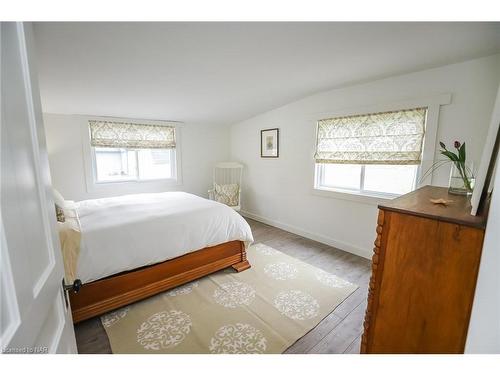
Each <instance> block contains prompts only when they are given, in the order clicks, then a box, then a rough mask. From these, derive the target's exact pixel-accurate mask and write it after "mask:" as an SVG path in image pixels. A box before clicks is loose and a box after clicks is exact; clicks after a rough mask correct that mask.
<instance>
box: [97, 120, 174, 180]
mask: <svg viewBox="0 0 500 375" xmlns="http://www.w3.org/2000/svg"><path fill="white" fill-rule="evenodd" d="M89 128H90V135H91V137H90V138H91V146H92V153H93V169H94V179H95V182H97V183H105V182H120V181H121V182H125V181H148V180H159V179H176V153H175V149H176V148H175V147H176V144H175V127H173V126H163V125H143V124H135V123H124V122H110V121H90V122H89Z"/></svg>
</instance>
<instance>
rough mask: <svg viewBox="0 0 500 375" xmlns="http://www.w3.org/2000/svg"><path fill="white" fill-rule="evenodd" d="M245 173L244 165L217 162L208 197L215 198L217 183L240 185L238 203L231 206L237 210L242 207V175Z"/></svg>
mask: <svg viewBox="0 0 500 375" xmlns="http://www.w3.org/2000/svg"><path fill="white" fill-rule="evenodd" d="M242 174H243V165H242V164H239V163H235V162H222V163H217V164H216V165H215V167H214V176H213V188H212V189H210V190H209V191H208V198H209V199H211V200H216V199H215V185H216V184H217V185H228V184H237V185H238V204H237V205H236V206H229V207H231V208H232V209H234V210H235V211H239V210H240V208H241V177H242Z"/></svg>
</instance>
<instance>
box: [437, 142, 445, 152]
mask: <svg viewBox="0 0 500 375" xmlns="http://www.w3.org/2000/svg"><path fill="white" fill-rule="evenodd" d="M439 145H440V146H441V147H442V148H443V149H444V150H446V145H445V144H444V143H443V142H439Z"/></svg>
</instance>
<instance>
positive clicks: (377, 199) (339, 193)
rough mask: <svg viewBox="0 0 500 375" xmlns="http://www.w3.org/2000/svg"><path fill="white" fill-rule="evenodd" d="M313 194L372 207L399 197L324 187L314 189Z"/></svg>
mask: <svg viewBox="0 0 500 375" xmlns="http://www.w3.org/2000/svg"><path fill="white" fill-rule="evenodd" d="M312 194H313V195H317V196H320V197H326V198H334V199H342V200H347V201H352V202H357V203H362V204H368V205H371V206H377V205H379V204H382V203H387V202H389V201H391V200H392V199H394V198H397V197H398V195H389V194H387V195H385V194H384V195H382V194H381V195H377V194H369V193H358V192H354V191H348V190H340V189H328V188H324V187H314V188H313V190H312Z"/></svg>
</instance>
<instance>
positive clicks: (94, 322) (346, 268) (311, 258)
mask: <svg viewBox="0 0 500 375" xmlns="http://www.w3.org/2000/svg"><path fill="white" fill-rule="evenodd" d="M247 221H248V223H249V224H250V227H251V228H252V232H253V235H254V239H255V242H261V243H264V244H266V245H269V246H271V247H274V248H275V249H277V250H280V251H282V252H284V253H286V254H288V255H290V256H293V257H295V258H297V259H300V260H302V261H304V262H306V263H309V264H312V265H313V266H316V267H319V268H322V269H324V270H325V271H328V272H331V273H333V274H335V275H337V276H339V277H341V278H343V279H345V280H348V281H350V282H352V283H355V284H357V285H359V289H358V290H356V291H355V292H354V293H353V294H351V295H350V296H349V297H348V298H347V299H346V300H345V301H344V302H342V304H340V305H339V306H338V307H337V308H336V309H335V310H334V311H333V312H332V313H331V314H330V315H328V316H327V317H326V318H325V319H323V321H321V323H319V324H318V325H317V326H316V328H314V329H313V330H311V331H310V332H309V333H308V334H306V335H305V336H304V337H302V338H301V339H300V340H298V341H297V342H296V343H295V344H294V345H292V346H291V347H290V348H288V350H287V351H286V352H285V353H289V354H296V353H349V354H354V353H359V346H360V341H361V333H362V325H363V319H364V314H365V308H366V297H367V293H368V292H367V290H368V281H369V278H370V272H371V268H370V261H369V260H368V259H364V258H361V257H358V256H356V255H352V254H350V253H346V252H345V251H341V250H338V249H335V248H333V247H331V246H328V245H324V244H322V243H319V242H316V241H312V240H309V239H307V238H304V237H301V236H298V235H296V234H293V233H290V232H286V231H284V230H281V229H278V228H275V227H272V226H269V225H266V224H263V223H260V222H258V221H255V220H251V219H247ZM75 333H76V342H77V346H78V352H79V353H111V348H110V346H109V341H108V337H107V336H106V333H105V331H104V328H103V327H102V324H101V321H100V319H99V318H94V319H89V320H87V321H85V322H82V323H79V324H76V325H75Z"/></svg>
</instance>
